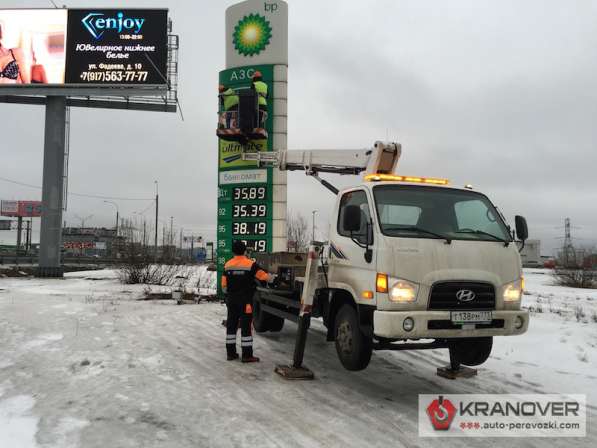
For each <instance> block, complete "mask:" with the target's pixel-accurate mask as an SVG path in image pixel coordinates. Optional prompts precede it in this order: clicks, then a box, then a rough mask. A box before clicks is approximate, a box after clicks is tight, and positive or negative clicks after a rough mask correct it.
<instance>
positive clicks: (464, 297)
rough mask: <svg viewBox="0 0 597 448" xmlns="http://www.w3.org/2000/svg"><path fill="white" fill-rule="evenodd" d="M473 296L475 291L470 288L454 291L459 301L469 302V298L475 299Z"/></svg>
mask: <svg viewBox="0 0 597 448" xmlns="http://www.w3.org/2000/svg"><path fill="white" fill-rule="evenodd" d="M475 297H476V296H475V293H474V292H473V291H471V290H470V289H461V290H460V291H457V292H456V299H457V300H458V301H459V302H470V301H471V300H475Z"/></svg>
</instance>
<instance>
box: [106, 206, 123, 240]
mask: <svg viewBox="0 0 597 448" xmlns="http://www.w3.org/2000/svg"><path fill="white" fill-rule="evenodd" d="M104 202H105V203H106V204H112V205H113V206H114V207H116V237H118V222H119V221H118V220H119V218H120V216H119V215H120V210H119V209H118V204H117V203H116V202H113V201H104Z"/></svg>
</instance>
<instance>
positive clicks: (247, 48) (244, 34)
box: [232, 14, 272, 56]
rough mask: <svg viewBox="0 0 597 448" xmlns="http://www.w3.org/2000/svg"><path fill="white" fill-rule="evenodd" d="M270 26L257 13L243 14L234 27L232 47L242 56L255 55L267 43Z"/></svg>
mask: <svg viewBox="0 0 597 448" xmlns="http://www.w3.org/2000/svg"><path fill="white" fill-rule="evenodd" d="M271 38H272V27H271V26H270V24H269V22H268V21H267V19H266V18H265V17H263V16H260V15H259V14H249V15H248V16H244V17H243V18H242V19H241V20H240V21H239V22H238V24H237V25H236V27H234V34H233V37H232V39H233V41H234V48H236V51H238V52H239V53H240V54H242V55H243V56H255V55H258V54H259V53H261V52H262V51H263V50H265V48H266V47H267V46H268V45H269V41H270V39H271Z"/></svg>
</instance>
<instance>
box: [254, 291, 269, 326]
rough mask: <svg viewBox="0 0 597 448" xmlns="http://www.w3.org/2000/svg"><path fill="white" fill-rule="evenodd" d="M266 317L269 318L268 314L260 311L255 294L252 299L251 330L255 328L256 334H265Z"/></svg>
mask: <svg viewBox="0 0 597 448" xmlns="http://www.w3.org/2000/svg"><path fill="white" fill-rule="evenodd" d="M268 316H270V314H268V313H266V312H265V311H263V310H262V309H261V300H260V299H259V293H256V294H255V296H254V297H253V328H255V331H256V332H257V333H265V332H266V331H269V319H268Z"/></svg>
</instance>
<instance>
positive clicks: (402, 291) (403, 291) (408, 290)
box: [389, 280, 419, 303]
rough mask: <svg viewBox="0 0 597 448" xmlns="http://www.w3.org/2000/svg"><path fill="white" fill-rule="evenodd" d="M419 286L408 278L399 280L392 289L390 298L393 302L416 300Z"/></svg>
mask: <svg viewBox="0 0 597 448" xmlns="http://www.w3.org/2000/svg"><path fill="white" fill-rule="evenodd" d="M418 288H419V286H418V285H417V284H415V283H412V282H409V281H407V280H398V281H397V282H396V283H394V286H392V289H390V294H389V298H390V300H391V301H392V302H399V303H405V302H414V301H415V300H417V290H418Z"/></svg>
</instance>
